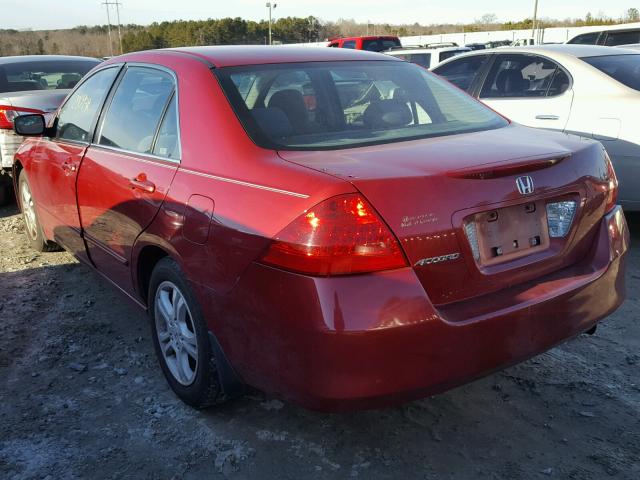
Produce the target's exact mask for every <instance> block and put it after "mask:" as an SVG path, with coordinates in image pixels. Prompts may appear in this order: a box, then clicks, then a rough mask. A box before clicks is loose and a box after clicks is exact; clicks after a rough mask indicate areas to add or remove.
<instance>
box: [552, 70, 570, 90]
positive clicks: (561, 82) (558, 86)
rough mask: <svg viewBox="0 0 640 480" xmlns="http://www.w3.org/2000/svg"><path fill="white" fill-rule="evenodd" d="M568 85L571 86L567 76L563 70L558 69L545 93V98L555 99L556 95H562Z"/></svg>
mask: <svg viewBox="0 0 640 480" xmlns="http://www.w3.org/2000/svg"><path fill="white" fill-rule="evenodd" d="M569 85H571V80H570V79H569V75H567V73H566V72H565V71H564V70H563V69H561V68H558V70H556V74H555V76H554V77H553V80H552V81H551V85H550V86H549V90H548V91H547V97H555V96H556V95H561V94H563V93H564V92H566V91H567V90H568V89H569Z"/></svg>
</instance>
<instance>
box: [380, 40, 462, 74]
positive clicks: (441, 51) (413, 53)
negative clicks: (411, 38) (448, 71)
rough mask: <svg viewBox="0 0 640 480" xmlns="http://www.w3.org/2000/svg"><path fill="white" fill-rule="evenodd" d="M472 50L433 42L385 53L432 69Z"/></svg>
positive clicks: (394, 49)
mask: <svg viewBox="0 0 640 480" xmlns="http://www.w3.org/2000/svg"><path fill="white" fill-rule="evenodd" d="M471 50H472V49H471V48H469V47H459V46H457V45H456V44H454V43H432V44H428V45H418V46H415V47H402V48H392V49H391V50H387V51H386V52H384V53H386V54H388V55H393V56H394V57H398V58H401V59H403V60H406V61H408V62H411V63H415V64H417V65H420V66H422V67H424V68H427V69H431V68H433V67H435V66H436V65H439V64H440V62H444V61H445V60H447V59H449V58H451V57H455V56H456V55H460V54H461V53H466V52H470V51H471Z"/></svg>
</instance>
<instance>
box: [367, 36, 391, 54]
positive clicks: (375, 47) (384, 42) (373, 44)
mask: <svg viewBox="0 0 640 480" xmlns="http://www.w3.org/2000/svg"><path fill="white" fill-rule="evenodd" d="M399 46H400V40H398V39H393V38H385V39H382V38H379V39H376V40H364V41H363V42H362V49H363V50H369V51H371V52H384V51H385V50H390V49H392V48H393V47H399Z"/></svg>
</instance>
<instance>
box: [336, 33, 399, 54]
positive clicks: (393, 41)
mask: <svg viewBox="0 0 640 480" xmlns="http://www.w3.org/2000/svg"><path fill="white" fill-rule="evenodd" d="M327 46H329V47H335V48H353V49H355V50H369V51H371V52H383V51H385V50H389V49H391V48H393V47H401V46H402V44H401V43H400V39H399V38H398V37H395V36H393V35H371V36H366V37H342V38H332V39H331V40H330V41H329V45H327Z"/></svg>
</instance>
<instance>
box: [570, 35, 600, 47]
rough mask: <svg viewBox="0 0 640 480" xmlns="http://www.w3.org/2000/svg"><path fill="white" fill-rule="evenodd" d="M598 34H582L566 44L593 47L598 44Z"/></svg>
mask: <svg viewBox="0 0 640 480" xmlns="http://www.w3.org/2000/svg"><path fill="white" fill-rule="evenodd" d="M599 36H600V32H593V33H583V34H582V35H578V36H577V37H575V38H572V39H571V40H569V41H568V42H567V43H573V44H580V45H595V44H596V43H598V37H599Z"/></svg>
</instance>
